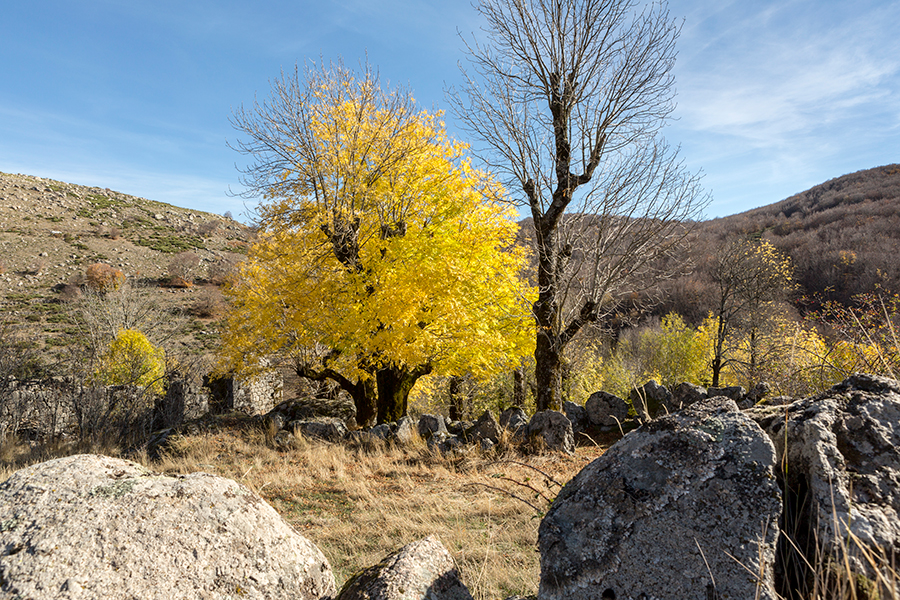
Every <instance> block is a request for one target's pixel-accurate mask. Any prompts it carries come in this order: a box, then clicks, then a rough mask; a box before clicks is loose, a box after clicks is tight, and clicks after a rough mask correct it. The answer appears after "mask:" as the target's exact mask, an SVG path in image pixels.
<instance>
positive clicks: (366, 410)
mask: <svg viewBox="0 0 900 600" xmlns="http://www.w3.org/2000/svg"><path fill="white" fill-rule="evenodd" d="M350 396H351V397H352V398H353V405H354V406H355V407H356V424H357V425H359V426H360V427H368V426H370V425H373V424H374V423H375V417H377V416H378V394H377V390H376V389H375V381H374V379H372V378H367V379H361V380H360V381H358V382H357V384H356V386H354V390H353V391H351V392H350Z"/></svg>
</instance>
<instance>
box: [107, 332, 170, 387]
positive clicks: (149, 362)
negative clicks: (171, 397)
mask: <svg viewBox="0 0 900 600" xmlns="http://www.w3.org/2000/svg"><path fill="white" fill-rule="evenodd" d="M165 371H166V360H165V352H164V351H163V350H162V348H156V347H155V346H154V345H153V344H151V343H150V340H148V339H147V336H145V335H144V334H143V333H141V332H140V331H137V330H134V329H122V330H120V331H119V333H118V334H117V335H116V339H114V340H113V341H112V342H111V343H110V344H109V348H108V349H107V351H106V353H105V354H104V355H103V356H102V357H100V367H99V368H98V369H97V371H96V373H95V377H96V380H97V381H98V382H99V383H102V384H104V385H138V386H142V387H146V388H148V389H150V390H152V391H154V392H156V393H162V392H163V391H164V382H163V375H164V374H165Z"/></svg>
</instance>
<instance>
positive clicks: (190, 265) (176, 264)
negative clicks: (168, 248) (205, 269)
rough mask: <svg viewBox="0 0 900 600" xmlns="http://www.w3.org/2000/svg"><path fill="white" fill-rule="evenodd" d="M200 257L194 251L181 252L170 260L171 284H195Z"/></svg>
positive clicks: (188, 285)
mask: <svg viewBox="0 0 900 600" xmlns="http://www.w3.org/2000/svg"><path fill="white" fill-rule="evenodd" d="M199 266H200V257H199V256H197V255H196V254H195V253H193V252H179V253H178V254H176V255H175V256H174V257H172V260H170V261H169V268H168V271H169V285H171V286H174V287H190V286H191V285H193V284H194V279H195V275H196V273H197V268H198V267H199Z"/></svg>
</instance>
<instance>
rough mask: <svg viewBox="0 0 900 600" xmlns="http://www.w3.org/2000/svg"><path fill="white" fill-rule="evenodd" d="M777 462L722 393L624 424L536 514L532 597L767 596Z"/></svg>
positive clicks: (758, 431)
mask: <svg viewBox="0 0 900 600" xmlns="http://www.w3.org/2000/svg"><path fill="white" fill-rule="evenodd" d="M774 465H775V450H774V448H773V445H772V442H771V440H770V439H769V438H768V436H766V435H765V433H764V432H763V431H762V430H761V429H760V428H759V426H757V425H756V424H755V423H754V422H753V421H752V420H750V419H749V418H747V417H745V416H744V415H743V414H742V413H741V412H740V411H738V408H737V406H736V405H735V403H734V402H733V401H731V400H728V399H725V398H717V399H711V400H704V401H701V402H698V403H696V404H694V405H693V406H691V407H689V408H686V409H684V410H682V411H680V412H677V413H673V414H671V415H668V416H664V417H660V418H658V419H656V420H654V421H652V422H651V423H649V424H648V425H644V426H643V427H641V428H640V429H638V430H636V431H633V432H631V433H630V434H628V435H627V436H625V437H624V438H623V439H622V440H620V441H619V442H618V443H616V444H614V445H613V446H612V447H611V448H610V449H609V450H607V452H606V453H605V454H604V455H603V456H601V457H600V458H598V459H596V460H594V461H593V462H592V463H591V464H589V465H588V466H587V467H585V468H584V469H583V470H582V471H581V472H580V473H579V474H578V475H577V476H576V477H575V478H574V479H573V480H572V481H570V482H569V483H568V484H567V485H566V486H565V488H563V490H562V491H561V492H560V494H559V495H558V496H557V498H556V500H555V501H554V502H553V505H552V507H551V508H550V510H549V512H548V514H547V516H546V517H545V518H544V520H543V521H542V522H541V526H540V530H539V542H538V544H539V548H540V552H541V581H540V591H539V594H538V597H539V598H540V599H542V600H551V599H563V598H566V599H573V600H578V599H585V600H586V599H599V598H616V599H618V600H628V599H638V598H647V599H668V598H683V599H698V600H700V599H705V598H773V599H774V598H775V596H774V592H773V580H772V576H771V573H772V564H773V563H774V559H775V542H776V532H777V522H778V517H779V515H780V512H781V494H780V491H779V488H778V486H777V484H776V481H775V477H774Z"/></svg>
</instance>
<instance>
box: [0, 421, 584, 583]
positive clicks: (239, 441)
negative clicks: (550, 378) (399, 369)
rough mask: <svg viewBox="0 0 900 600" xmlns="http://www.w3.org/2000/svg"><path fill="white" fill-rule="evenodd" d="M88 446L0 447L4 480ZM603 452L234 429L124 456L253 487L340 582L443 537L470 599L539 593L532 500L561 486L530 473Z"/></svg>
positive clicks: (572, 466) (567, 468)
mask: <svg viewBox="0 0 900 600" xmlns="http://www.w3.org/2000/svg"><path fill="white" fill-rule="evenodd" d="M87 450H90V449H87V448H80V449H74V448H55V449H52V450H47V451H43V452H41V453H40V454H39V455H37V454H34V453H31V452H29V451H28V450H27V447H25V446H23V445H22V444H7V445H6V447H5V448H0V461H2V463H0V464H2V465H3V466H2V467H0V480H2V479H5V478H6V477H8V476H9V475H10V474H11V473H12V472H13V471H15V470H16V469H17V468H20V467H21V466H23V465H24V464H30V463H33V462H37V461H39V460H45V459H47V458H51V457H52V455H57V456H60V455H63V454H71V453H74V452H80V451H87ZM97 450H100V449H99V448H98V449H97ZM104 450H105V451H106V452H105V453H107V454H115V452H114V451H113V452H111V451H110V450H111V449H109V448H106V449H104ZM600 453H601V450H600V449H599V448H595V449H581V450H579V453H578V454H577V455H576V456H572V457H570V456H562V455H547V456H542V457H532V458H529V459H527V462H520V461H523V460H525V459H522V458H521V457H517V456H514V455H512V454H510V455H509V458H508V459H504V457H502V456H500V457H498V456H495V455H484V454H480V453H473V454H470V455H468V456H466V457H458V458H455V459H448V458H444V457H441V456H440V455H439V454H437V453H435V452H432V451H430V450H429V449H428V448H427V447H426V446H425V444H424V443H417V444H413V445H411V446H407V447H396V446H390V445H379V446H378V447H368V448H362V447H355V448H354V447H348V446H345V445H336V444H328V443H324V442H314V441H307V440H303V439H298V440H297V441H296V442H295V443H294V444H293V447H291V448H289V449H275V448H274V447H273V445H272V444H271V436H267V435H266V433H265V432H263V431H259V430H257V429H253V428H243V429H241V428H234V429H222V430H219V431H213V432H210V433H206V434H200V435H193V436H185V437H181V438H179V439H178V440H177V441H175V443H174V444H173V445H172V448H171V451H170V452H169V453H168V454H167V455H165V456H164V457H163V458H162V459H161V460H159V461H155V462H153V461H149V460H148V459H147V458H146V457H145V456H140V455H139V456H137V457H135V456H130V457H129V458H131V459H132V460H137V461H138V462H142V463H144V464H146V465H148V466H149V467H150V468H152V469H153V470H156V471H162V472H165V473H170V474H173V473H190V472H195V471H206V472H209V473H214V474H217V475H221V476H224V477H228V478H231V479H234V480H237V481H239V482H241V483H242V484H244V485H246V486H247V487H249V488H250V489H252V490H253V491H255V492H257V493H258V494H260V495H261V496H262V497H263V498H265V499H266V500H267V501H268V502H269V503H270V504H271V505H272V506H273V507H275V509H276V510H277V511H278V512H279V513H280V514H281V515H282V516H283V517H284V518H285V519H286V520H287V521H288V522H289V523H290V524H291V525H292V526H294V527H295V528H296V529H297V530H298V531H299V532H301V533H302V534H303V535H304V536H306V537H307V538H309V539H310V540H312V541H313V542H314V543H316V545H318V546H319V548H321V550H322V551H323V552H324V553H325V555H326V556H327V557H328V560H329V561H330V562H331V565H332V567H333V568H334V571H335V576H336V578H337V580H338V586H340V585H342V584H343V582H344V581H346V580H347V579H348V578H349V577H350V576H351V575H353V574H354V573H356V572H357V571H359V570H360V569H363V568H365V567H368V566H371V565H373V564H376V563H378V562H379V561H380V560H381V559H383V558H384V557H385V556H386V555H387V554H389V553H391V552H393V551H395V550H397V549H398V548H400V547H401V546H403V545H405V544H407V543H409V542H412V541H415V540H418V539H421V538H424V537H426V536H428V535H431V534H436V535H437V536H438V537H439V538H440V540H441V541H442V542H443V543H444V545H445V546H446V547H447V549H448V550H449V551H450V552H451V553H452V554H453V556H454V558H455V559H456V561H457V564H458V565H459V567H460V570H461V572H462V575H463V579H464V581H465V583H466V585H468V586H469V589H470V590H471V591H472V593H473V595H474V596H475V598H479V599H481V598H485V599H486V598H506V597H508V596H510V595H512V594H523V595H527V594H534V593H536V592H537V584H538V580H539V556H538V553H537V528H538V525H539V523H540V516H541V515H540V514H539V512H538V511H536V510H535V508H534V507H537V508H538V509H545V508H546V507H547V506H548V503H547V501H546V500H545V499H544V498H543V497H542V496H541V494H543V495H544V496H547V497H549V498H552V497H553V496H555V495H556V493H557V492H558V490H559V488H558V486H557V485H556V484H555V483H553V482H550V481H548V480H547V477H545V476H544V475H542V474H541V473H540V472H538V471H537V470H535V469H538V470H539V471H542V472H543V473H545V474H546V475H548V476H549V477H551V478H552V479H553V480H555V481H557V482H560V483H565V482H566V481H568V480H569V479H570V478H571V477H573V476H574V475H575V474H576V473H577V472H578V471H579V470H581V469H582V468H583V467H584V466H585V465H586V464H587V463H588V462H589V461H590V460H592V459H593V458H595V457H596V456H598V455H599V454H600ZM509 460H513V461H514V462H509ZM7 465H8V466H7ZM526 486H530V487H526ZM531 488H533V489H531ZM538 492H540V494H539V493H538ZM513 494H514V495H516V496H518V497H519V498H521V500H518V499H516V498H514V497H513ZM524 501H527V502H528V503H530V504H532V505H534V507H532V506H529V505H528V504H526V502H524Z"/></svg>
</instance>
